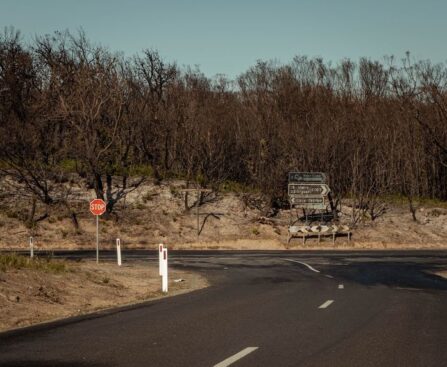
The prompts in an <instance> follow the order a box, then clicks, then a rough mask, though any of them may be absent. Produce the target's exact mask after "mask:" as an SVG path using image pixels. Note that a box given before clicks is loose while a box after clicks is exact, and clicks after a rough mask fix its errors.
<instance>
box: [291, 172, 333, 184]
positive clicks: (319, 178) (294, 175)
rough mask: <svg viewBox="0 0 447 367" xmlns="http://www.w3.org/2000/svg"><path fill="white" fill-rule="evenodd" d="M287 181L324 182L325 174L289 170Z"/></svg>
mask: <svg viewBox="0 0 447 367" xmlns="http://www.w3.org/2000/svg"><path fill="white" fill-rule="evenodd" d="M289 182H297V183H325V182H326V174H324V173H323V172H289Z"/></svg>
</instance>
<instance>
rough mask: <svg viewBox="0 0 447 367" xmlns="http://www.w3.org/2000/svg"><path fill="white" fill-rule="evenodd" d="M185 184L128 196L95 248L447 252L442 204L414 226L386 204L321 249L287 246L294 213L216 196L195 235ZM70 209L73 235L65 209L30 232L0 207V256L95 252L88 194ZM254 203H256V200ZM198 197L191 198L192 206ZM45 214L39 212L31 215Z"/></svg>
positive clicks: (422, 212) (15, 210)
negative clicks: (270, 213)
mask: <svg viewBox="0 0 447 367" xmlns="http://www.w3.org/2000/svg"><path fill="white" fill-rule="evenodd" d="M184 187H185V182H183V181H180V180H173V181H167V182H163V183H162V184H161V185H154V184H153V183H150V182H149V183H147V184H145V185H142V186H141V187H140V188H138V190H136V191H134V192H132V193H131V194H129V195H128V197H126V200H125V201H121V202H120V204H119V205H118V206H117V207H116V212H117V215H116V216H113V217H112V218H110V219H108V220H105V219H104V218H101V220H100V246H101V248H103V249H106V248H109V249H110V248H113V247H114V244H115V239H116V238H120V239H121V243H122V246H123V248H124V249H125V248H143V249H154V250H156V246H157V244H158V243H160V242H162V243H164V244H166V245H167V246H168V247H169V248H176V249H180V248H181V249H191V248H197V249H276V250H278V249H287V248H297V249H298V248H335V249H344V248H347V249H353V248H354V249H361V248H365V249H372V248H378V249H395V248H399V249H400V248H402V249H403V248H447V203H437V204H439V205H437V204H436V203H434V204H433V203H432V204H430V205H428V204H425V205H420V207H419V208H418V210H417V219H418V220H417V222H414V221H413V220H412V218H411V214H410V212H409V210H408V208H407V206H406V204H405V203H402V204H400V205H397V204H387V205H386V212H385V214H384V215H383V216H381V217H379V218H378V219H376V220H374V221H372V220H371V219H369V218H367V217H365V218H364V220H363V221H362V222H361V223H358V224H357V225H356V226H355V227H354V228H353V237H352V241H351V242H348V240H347V238H346V237H339V238H337V241H336V243H335V245H332V241H331V238H330V237H327V238H325V239H324V240H323V241H322V242H321V243H318V241H317V239H315V238H313V239H309V240H308V241H307V242H306V244H305V245H304V246H303V245H302V244H301V239H294V240H292V242H291V243H290V244H287V228H288V225H289V224H290V223H291V222H293V221H295V220H296V219H297V213H296V211H290V210H281V211H279V213H278V214H277V215H276V216H274V217H272V218H266V213H265V212H264V211H263V210H261V209H259V208H260V207H262V205H261V206H258V208H254V207H253V206H251V205H248V204H247V200H246V197H247V196H246V194H236V193H219V194H217V195H214V194H211V196H210V197H209V198H208V199H207V200H206V201H205V203H204V204H203V205H201V206H200V225H201V226H202V227H203V228H202V231H201V234H200V236H199V237H198V236H197V217H196V211H195V209H194V208H192V209H191V208H190V209H189V210H187V209H185V205H184V193H182V188H184ZM74 192H75V194H76V196H75V197H74V198H73V199H72V202H71V206H72V209H73V210H75V211H76V213H77V214H78V220H79V224H80V228H79V229H75V228H74V227H73V225H72V224H71V222H70V219H69V218H68V216H67V213H66V212H65V211H64V208H51V210H50V212H49V217H48V218H46V219H45V220H43V221H42V222H39V224H38V226H37V228H36V229H35V230H30V229H28V228H26V226H25V225H24V221H23V218H24V215H25V216H26V214H27V213H28V212H29V204H28V203H26V202H18V201H17V200H11V202H8V201H7V200H2V201H1V202H0V234H1V236H0V249H24V248H27V247H28V238H29V236H30V235H33V237H34V239H35V245H36V247H37V249H42V250H51V249H93V248H94V246H95V232H96V228H95V218H94V217H93V216H92V215H91V214H90V213H89V210H88V208H89V205H88V203H89V200H90V199H91V198H92V197H93V192H92V191H91V190H90V191H88V190H85V189H83V188H82V187H78V188H75V189H74ZM251 195H254V196H255V197H254V199H255V201H256V200H257V198H256V195H255V194H251ZM194 200H195V194H190V195H189V204H188V205H189V206H190V207H191V206H192V205H193V204H194ZM353 210H354V209H353V208H352V207H351V206H350V205H349V201H348V200H345V201H344V205H343V206H342V211H341V217H340V221H341V223H342V224H348V225H352V224H351V221H352V213H353ZM42 213H43V208H38V211H37V214H36V216H39V215H41V214H42Z"/></svg>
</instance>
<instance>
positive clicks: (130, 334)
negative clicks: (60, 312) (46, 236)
mask: <svg viewBox="0 0 447 367" xmlns="http://www.w3.org/2000/svg"><path fill="white" fill-rule="evenodd" d="M57 255H59V256H68V257H74V258H75V257H86V256H89V257H93V256H94V254H93V253H90V252H82V253H81V252H78V253H59V254H57ZM101 255H102V259H107V258H110V259H111V258H112V257H113V253H112V252H110V253H102V254H101ZM123 257H124V261H154V262H155V261H157V259H156V257H155V256H154V252H152V253H151V252H138V251H133V252H128V253H125V254H124V256H123ZM170 266H176V267H181V268H184V269H191V270H195V271H199V272H202V273H203V274H205V275H206V276H207V277H208V278H209V279H210V281H211V283H212V286H211V287H209V288H206V289H202V290H198V291H195V292H192V293H188V294H183V295H179V296H176V297H171V298H165V299H161V300H156V301H152V302H147V303H144V304H140V305H138V306H132V307H125V308H120V309H116V310H112V311H105V312H99V313H96V314H93V315H89V316H86V317H76V318H71V319H67V320H64V321H60V322H55V323H50V324H46V325H41V326H37V327H31V328H25V329H21V330H18V331H12V332H7V333H3V334H0V366H8V367H12V366H14V367H16V366H32V367H37V366H39V367H44V366H45V367H47V366H48V367H49V366H61V367H75V366H77V367H84V366H92V367H93V366H95V367H100V366H101V367H102V366H104V367H105V366H145V367H148V366H192V367H200V366H217V367H225V366H238V367H243V366H278V367H279V366H320V367H322V366H331V367H334V366H343V367H348V366H365V367H366V366H380V367H386V366H393V367H396V366H424V367H427V366H445V365H447V292H446V290H447V280H445V279H443V278H440V277H437V276H435V275H431V274H429V273H427V271H429V270H433V269H437V268H444V269H445V268H447V253H446V252H414V251H413V252H395V251H394V252H384V251H382V252H367V251H362V252H341V253H340V252H328V251H326V252H322V251H320V252H317V251H314V252H310V251H309V252H242V253H239V252H217V251H216V252H173V253H172V254H171V257H170Z"/></svg>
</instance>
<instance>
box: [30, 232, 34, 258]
mask: <svg viewBox="0 0 447 367" xmlns="http://www.w3.org/2000/svg"><path fill="white" fill-rule="evenodd" d="M29 257H30V258H33V257H34V239H33V237H30V238H29Z"/></svg>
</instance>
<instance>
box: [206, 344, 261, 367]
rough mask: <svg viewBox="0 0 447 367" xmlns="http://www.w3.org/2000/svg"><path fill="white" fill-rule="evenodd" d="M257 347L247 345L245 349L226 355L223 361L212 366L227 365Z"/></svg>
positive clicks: (221, 366)
mask: <svg viewBox="0 0 447 367" xmlns="http://www.w3.org/2000/svg"><path fill="white" fill-rule="evenodd" d="M256 349H258V347H248V348H245V349H242V350H241V351H240V352H239V353H236V354H235V355H232V356H231V357H228V358H227V359H225V360H224V361H222V362H220V363H218V364H215V365H214V366H213V367H227V366H229V365H230V364H233V363H234V362H236V361H238V360H239V359H241V358H244V357H245V356H246V355H247V354H250V353H251V352H254V351H255V350H256Z"/></svg>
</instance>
